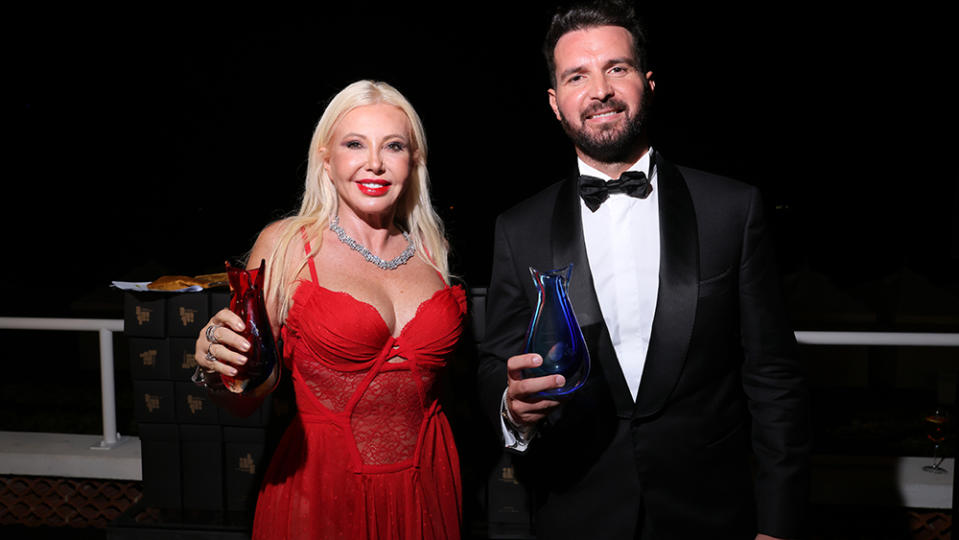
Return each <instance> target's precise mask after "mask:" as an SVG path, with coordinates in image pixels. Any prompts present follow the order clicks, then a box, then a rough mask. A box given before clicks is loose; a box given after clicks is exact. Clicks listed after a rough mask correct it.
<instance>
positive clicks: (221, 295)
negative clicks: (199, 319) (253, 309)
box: [210, 288, 230, 317]
mask: <svg viewBox="0 0 959 540" xmlns="http://www.w3.org/2000/svg"><path fill="white" fill-rule="evenodd" d="M228 307H230V290H229V289H227V288H220V289H217V290H215V291H212V292H211V293H210V317H213V315H215V314H216V312H217V311H220V310H221V309H224V308H228Z"/></svg>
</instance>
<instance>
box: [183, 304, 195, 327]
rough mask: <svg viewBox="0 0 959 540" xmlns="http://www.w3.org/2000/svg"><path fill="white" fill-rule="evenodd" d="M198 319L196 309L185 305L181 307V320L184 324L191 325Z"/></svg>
mask: <svg viewBox="0 0 959 540" xmlns="http://www.w3.org/2000/svg"><path fill="white" fill-rule="evenodd" d="M195 320H196V310H195V309H187V308H185V307H181V308H180V322H181V323H183V326H190V325H191V324H193V322H194V321H195Z"/></svg>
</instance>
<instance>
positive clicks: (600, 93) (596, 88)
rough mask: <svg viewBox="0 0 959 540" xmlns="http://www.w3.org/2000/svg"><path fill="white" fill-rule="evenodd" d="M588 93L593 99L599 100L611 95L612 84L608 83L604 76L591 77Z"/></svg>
mask: <svg viewBox="0 0 959 540" xmlns="http://www.w3.org/2000/svg"><path fill="white" fill-rule="evenodd" d="M589 95H590V97H591V98H593V99H598V100H600V101H602V100H605V99H606V98H608V97H610V96H611V95H613V86H612V85H611V84H609V81H608V80H606V77H593V80H592V81H591V86H590V89H589Z"/></svg>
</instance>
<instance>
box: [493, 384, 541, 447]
mask: <svg viewBox="0 0 959 540" xmlns="http://www.w3.org/2000/svg"><path fill="white" fill-rule="evenodd" d="M499 410H500V415H499V418H500V420H499V421H500V428H501V429H502V432H503V443H504V444H505V446H506V448H508V449H509V450H512V451H514V452H519V453H523V452H526V449H527V448H528V447H529V443H530V441H532V440H533V437H535V436H536V426H529V427H526V428H521V427H520V426H518V425H517V424H516V421H515V420H514V419H513V415H512V414H510V412H509V407H507V406H506V390H503V399H502V400H500V406H499Z"/></svg>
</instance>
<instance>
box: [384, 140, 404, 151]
mask: <svg viewBox="0 0 959 540" xmlns="http://www.w3.org/2000/svg"><path fill="white" fill-rule="evenodd" d="M386 147H387V148H389V149H390V150H392V151H394V152H402V151H403V150H406V145H405V144H403V143H401V142H397V141H394V142H391V143H389V144H387V145H386Z"/></svg>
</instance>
